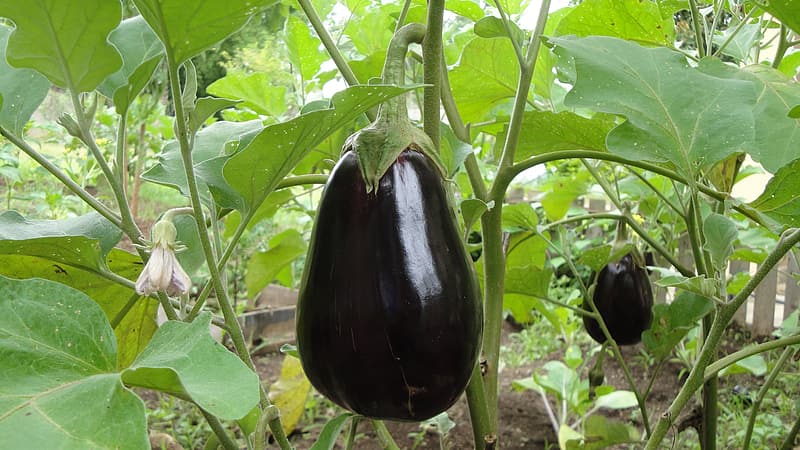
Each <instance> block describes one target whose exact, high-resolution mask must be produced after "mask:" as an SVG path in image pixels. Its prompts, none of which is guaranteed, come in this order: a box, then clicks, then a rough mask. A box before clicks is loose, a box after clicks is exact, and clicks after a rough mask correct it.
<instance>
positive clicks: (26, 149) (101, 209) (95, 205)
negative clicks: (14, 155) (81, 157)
mask: <svg viewBox="0 0 800 450" xmlns="http://www.w3.org/2000/svg"><path fill="white" fill-rule="evenodd" d="M0 135H2V136H3V137H4V138H6V139H8V141H9V142H11V143H12V144H14V145H15V146H16V147H17V148H19V149H20V150H22V152H23V153H25V154H26V155H28V156H29V157H30V158H31V159H33V160H34V161H36V163H37V164H39V165H40V166H42V167H43V168H44V169H45V170H47V171H48V172H50V174H51V175H53V176H54V177H56V179H58V181H60V182H61V183H62V184H63V185H64V186H66V187H67V189H69V190H70V191H71V192H72V193H73V194H75V195H77V196H78V198H80V199H81V200H83V201H84V202H86V204H88V205H89V206H91V207H92V209H94V210H95V211H97V212H98V213H99V214H100V215H101V216H103V217H105V218H106V220H108V221H109V222H111V223H113V224H114V225H115V226H116V227H117V228H119V229H122V219H120V217H119V216H118V215H117V214H116V213H114V212H113V211H111V210H110V209H109V208H108V207H106V205H104V204H102V203H100V201H99V200H97V199H96V198H95V197H94V196H92V194H90V193H88V192H87V191H86V190H85V189H83V188H82V187H81V186H80V185H78V183H76V182H75V181H73V180H72V178H70V177H69V176H68V175H67V174H65V173H64V172H62V171H61V169H60V168H59V167H58V166H56V165H55V164H53V163H52V162H50V161H49V160H48V159H47V158H45V157H44V155H42V154H41V153H39V152H38V151H36V150H35V149H34V148H33V147H31V146H30V145H29V144H28V143H27V142H25V140H24V139H22V138H21V137H19V136H17V135H15V134H14V133H12V132H10V131H9V130H7V129H5V128H4V127H2V126H0Z"/></svg>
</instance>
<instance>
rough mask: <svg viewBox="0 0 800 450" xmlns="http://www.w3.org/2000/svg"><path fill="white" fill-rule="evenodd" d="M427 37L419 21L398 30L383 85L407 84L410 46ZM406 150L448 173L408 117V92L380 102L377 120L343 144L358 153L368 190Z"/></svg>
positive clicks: (373, 189)
mask: <svg viewBox="0 0 800 450" xmlns="http://www.w3.org/2000/svg"><path fill="white" fill-rule="evenodd" d="M424 37H425V26H424V25H422V24H420V23H410V24H408V25H405V26H403V27H402V28H400V29H399V30H398V31H397V33H395V35H394V36H393V37H392V41H391V42H390V43H389V49H388V50H387V52H386V62H385V63H384V65H383V73H382V81H383V84H393V85H396V86H402V85H403V84H404V82H405V57H406V53H407V52H408V47H409V45H411V44H412V43H421V42H422V40H423V39H424ZM406 149H412V150H417V151H420V152H422V153H424V154H425V155H426V156H427V157H428V158H430V159H431V161H433V163H434V164H435V165H436V166H437V167H438V168H439V171H440V173H441V174H442V176H444V175H445V170H444V168H443V167H444V166H443V164H442V163H441V160H440V159H439V156H438V154H437V152H436V149H435V148H434V145H433V142H432V141H431V139H430V138H429V137H428V135H427V134H425V132H424V131H422V130H420V129H419V128H417V127H416V126H414V124H413V123H411V121H410V120H409V119H408V109H407V107H406V99H405V94H403V95H399V96H397V97H395V98H393V99H390V100H387V101H386V102H385V103H383V104H381V106H379V107H378V115H377V118H376V119H375V121H374V122H372V123H371V124H370V125H368V126H367V127H365V128H363V129H362V130H360V131H358V132H357V133H355V134H353V135H351V136H350V137H349V138H347V141H346V142H345V145H344V151H348V150H352V151H354V152H355V153H356V155H357V156H358V161H359V165H360V167H361V175H362V176H363V178H364V184H365V185H366V189H367V192H373V191H377V189H378V184H379V182H380V179H381V177H382V176H383V174H384V173H386V171H387V170H389V167H390V166H391V165H392V164H393V163H394V162H395V160H397V157H398V155H400V153H401V152H402V151H403V150H406Z"/></svg>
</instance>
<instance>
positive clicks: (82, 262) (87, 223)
mask: <svg viewBox="0 0 800 450" xmlns="http://www.w3.org/2000/svg"><path fill="white" fill-rule="evenodd" d="M121 236H122V234H121V232H120V231H119V229H118V228H117V227H115V226H114V225H113V224H112V223H111V222H109V221H108V220H106V219H105V218H103V217H102V216H100V215H99V214H97V213H90V214H87V215H85V216H79V217H74V218H70V219H64V220H28V219H25V218H24V217H22V216H21V215H19V213H17V212H16V211H6V212H4V213H3V214H0V254H5V255H11V254H16V255H29V256H40V257H42V258H46V259H49V260H51V261H54V262H58V263H65V264H69V265H72V266H75V267H80V268H85V269H89V270H95V271H100V270H101V269H103V268H104V267H105V256H106V255H107V254H108V252H109V251H111V249H112V248H113V247H114V245H116V243H117V242H119V239H120V237H121Z"/></svg>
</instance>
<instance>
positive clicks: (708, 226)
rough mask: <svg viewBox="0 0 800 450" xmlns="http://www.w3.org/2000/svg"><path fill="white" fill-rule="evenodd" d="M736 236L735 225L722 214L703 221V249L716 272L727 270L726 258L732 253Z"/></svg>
mask: <svg viewBox="0 0 800 450" xmlns="http://www.w3.org/2000/svg"><path fill="white" fill-rule="evenodd" d="M738 234H739V230H738V229H737V228H736V224H735V223H734V222H733V221H732V220H731V219H729V218H727V217H725V216H723V215H722V214H716V213H712V214H709V215H708V217H706V218H705V220H704V221H703V235H704V236H705V238H706V242H705V244H704V245H703V247H704V248H705V249H706V250H707V251H708V253H709V255H710V256H711V263H712V264H713V265H714V268H716V269H717V270H720V271H724V270H725V269H727V267H728V258H729V257H730V256H731V253H733V243H734V242H736V238H737V236H738Z"/></svg>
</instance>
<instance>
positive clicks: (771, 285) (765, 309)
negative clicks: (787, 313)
mask: <svg viewBox="0 0 800 450" xmlns="http://www.w3.org/2000/svg"><path fill="white" fill-rule="evenodd" d="M755 294H756V300H755V303H754V306H753V327H752V333H753V336H754V337H761V336H770V335H771V334H772V331H773V330H774V329H775V300H776V299H777V296H778V271H777V270H776V268H773V269H772V270H770V271H769V273H768V274H767V276H766V277H764V280H762V281H761V283H760V284H759V285H758V287H757V288H756V292H755Z"/></svg>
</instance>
